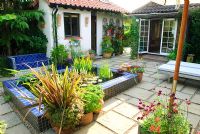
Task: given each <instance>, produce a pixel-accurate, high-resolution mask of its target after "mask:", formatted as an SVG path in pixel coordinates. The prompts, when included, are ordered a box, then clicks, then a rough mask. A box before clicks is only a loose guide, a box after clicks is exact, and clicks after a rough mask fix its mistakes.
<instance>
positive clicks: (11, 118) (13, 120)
mask: <svg viewBox="0 0 200 134" xmlns="http://www.w3.org/2000/svg"><path fill="white" fill-rule="evenodd" d="M0 120H4V121H5V122H6V124H7V125H8V126H7V128H10V127H13V126H16V125H18V124H19V123H21V120H20V119H19V117H18V116H17V114H16V113H14V112H11V113H8V114H5V115H1V116H0Z"/></svg>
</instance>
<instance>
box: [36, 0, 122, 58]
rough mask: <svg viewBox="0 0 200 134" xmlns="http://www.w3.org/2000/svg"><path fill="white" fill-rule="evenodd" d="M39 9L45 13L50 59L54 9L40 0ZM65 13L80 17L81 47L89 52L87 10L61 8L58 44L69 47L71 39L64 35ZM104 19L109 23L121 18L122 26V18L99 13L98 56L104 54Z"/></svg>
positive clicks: (89, 14) (89, 26)
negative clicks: (111, 20) (102, 46)
mask: <svg viewBox="0 0 200 134" xmlns="http://www.w3.org/2000/svg"><path fill="white" fill-rule="evenodd" d="M39 6H40V7H39V8H40V9H41V10H43V11H44V12H45V16H44V19H45V22H46V24H45V28H44V29H43V31H44V33H45V35H46V36H47V39H48V45H47V56H48V57H50V53H51V50H52V49H53V44H54V37H53V27H52V8H50V7H49V6H48V3H47V2H46V1H45V0H40V3H39ZM64 13H77V14H79V15H80V16H79V17H80V23H79V24H80V37H81V39H80V45H81V48H82V50H83V51H88V50H89V49H91V11H86V10H73V9H64V8H59V10H58V14H59V15H60V16H61V20H60V21H61V23H60V26H58V30H57V35H58V44H63V45H66V46H69V38H65V33H64ZM85 18H88V25H87V26H86V25H85ZM103 18H107V19H108V22H109V20H110V18H113V20H114V21H115V22H116V19H117V18H120V24H121V25H122V17H120V16H119V17H118V16H117V17H116V16H112V15H108V14H106V13H102V12H98V13H97V54H98V55H101V54H102V49H101V42H102V37H103Z"/></svg>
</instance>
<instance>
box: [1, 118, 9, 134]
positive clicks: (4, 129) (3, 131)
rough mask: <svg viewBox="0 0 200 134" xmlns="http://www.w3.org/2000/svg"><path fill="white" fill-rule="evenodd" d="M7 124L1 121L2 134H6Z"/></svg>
mask: <svg viewBox="0 0 200 134" xmlns="http://www.w3.org/2000/svg"><path fill="white" fill-rule="evenodd" d="M6 127H7V124H6V123H5V122H4V121H0V134H5V131H6Z"/></svg>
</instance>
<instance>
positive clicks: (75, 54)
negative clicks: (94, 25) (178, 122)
mask: <svg viewBox="0 0 200 134" xmlns="http://www.w3.org/2000/svg"><path fill="white" fill-rule="evenodd" d="M70 54H71V58H72V59H73V60H74V59H76V58H83V57H84V56H85V55H84V54H83V52H82V51H81V47H80V45H78V46H74V45H71V46H70Z"/></svg>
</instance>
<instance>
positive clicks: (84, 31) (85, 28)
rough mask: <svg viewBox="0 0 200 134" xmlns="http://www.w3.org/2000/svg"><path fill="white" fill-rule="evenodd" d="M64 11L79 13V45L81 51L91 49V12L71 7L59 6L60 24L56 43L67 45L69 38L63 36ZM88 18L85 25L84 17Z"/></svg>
mask: <svg viewBox="0 0 200 134" xmlns="http://www.w3.org/2000/svg"><path fill="white" fill-rule="evenodd" d="M64 13H76V14H79V22H80V23H79V24H80V38H81V39H80V45H81V49H82V50H83V51H87V50H89V49H91V12H90V11H85V10H84V11H80V10H73V9H63V8H59V10H58V13H57V14H59V15H60V16H61V25H60V26H58V33H57V35H58V43H59V44H63V45H67V46H69V39H70V38H67V39H66V37H65V31H64ZM86 18H88V24H87V25H85V19H86Z"/></svg>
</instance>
